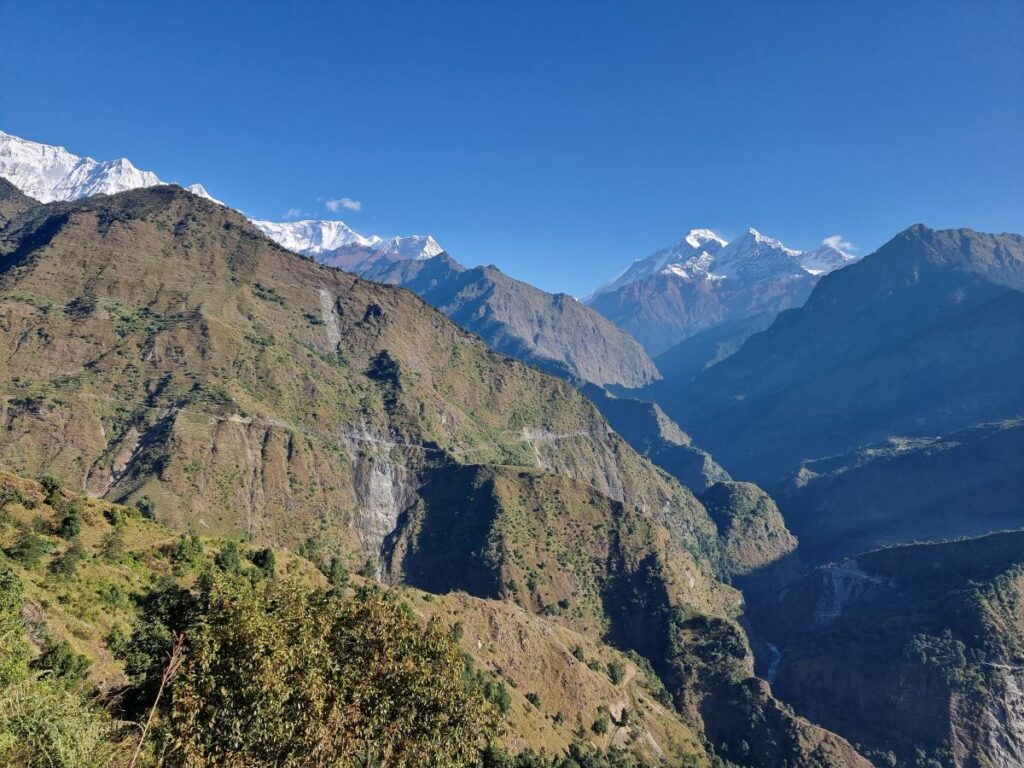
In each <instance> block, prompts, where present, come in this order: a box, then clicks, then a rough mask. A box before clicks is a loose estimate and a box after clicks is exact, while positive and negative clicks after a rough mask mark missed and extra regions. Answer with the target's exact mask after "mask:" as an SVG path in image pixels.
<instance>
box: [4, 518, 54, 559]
mask: <svg viewBox="0 0 1024 768" xmlns="http://www.w3.org/2000/svg"><path fill="white" fill-rule="evenodd" d="M52 549H53V543H52V542H50V541H49V540H48V539H47V538H46V537H44V536H40V535H39V534H38V533H37V532H36V531H34V530H32V529H31V528H30V527H28V526H23V527H22V528H21V529H20V530H19V531H18V534H17V536H16V537H15V539H14V544H13V545H12V546H11V547H10V548H9V549H8V550H6V551H7V554H8V556H9V557H10V558H11V559H12V560H14V561H16V562H18V563H20V564H21V565H23V566H25V567H26V568H35V567H37V566H38V565H39V563H40V561H42V559H43V556H44V555H45V554H46V553H48V552H49V551H50V550H52Z"/></svg>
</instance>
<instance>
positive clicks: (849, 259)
mask: <svg viewBox="0 0 1024 768" xmlns="http://www.w3.org/2000/svg"><path fill="white" fill-rule="evenodd" d="M855 261H857V257H856V256H854V255H853V254H852V253H848V252H847V251H844V250H842V249H840V248H836V247H835V246H834V245H831V244H830V243H828V242H823V243H822V244H821V245H820V246H819V247H817V248H815V249H814V250H813V251H804V252H803V253H802V254H800V264H801V265H802V266H803V268H804V269H806V270H807V271H808V272H810V273H811V274H812V275H824V274H827V273H829V272H832V271H833V270H836V269H840V268H841V267H845V266H846V265H847V264H852V263H853V262H855Z"/></svg>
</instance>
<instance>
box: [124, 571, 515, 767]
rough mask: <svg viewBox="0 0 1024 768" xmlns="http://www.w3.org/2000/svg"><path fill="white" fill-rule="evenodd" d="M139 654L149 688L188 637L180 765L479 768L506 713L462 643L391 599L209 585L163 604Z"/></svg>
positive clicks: (167, 740)
mask: <svg viewBox="0 0 1024 768" xmlns="http://www.w3.org/2000/svg"><path fill="white" fill-rule="evenodd" d="M148 607H149V611H148V613H149V615H144V617H143V620H142V621H140V624H139V627H138V631H137V632H136V634H135V635H134V636H133V638H132V640H131V642H130V643H129V648H128V651H127V653H126V657H127V659H128V665H127V666H128V667H129V669H131V670H133V671H134V672H135V673H136V675H137V677H138V680H139V684H140V686H142V687H143V688H146V689H148V690H150V691H152V690H153V688H154V684H155V682H156V681H157V679H158V676H159V674H160V672H161V669H162V667H163V664H164V660H165V659H166V655H167V650H168V648H169V643H170V642H172V641H173V637H174V636H175V634H177V633H181V634H183V635H184V637H185V642H186V658H185V662H184V664H183V666H182V669H181V673H180V675H179V676H178V678H177V679H176V680H174V682H173V683H172V687H171V690H170V695H169V696H168V697H167V698H165V700H164V701H163V702H162V705H161V714H162V723H161V726H160V731H159V738H160V740H161V742H162V747H161V748H162V749H165V750H166V757H165V764H166V765H168V766H189V767H190V768H199V767H202V766H214V765H216V766H243V765H244V766H246V767H247V768H258V767H259V766H268V767H269V766H313V765H323V764H330V765H337V766H341V767H342V768H344V767H345V766H364V765H383V764H387V765H391V766H398V767H400V768H418V767H419V766H424V768H425V767H426V766H440V767H441V768H445V767H451V768H455V767H456V766H463V765H472V764H473V763H474V762H475V761H476V757H477V754H478V751H479V749H480V747H481V746H483V745H484V744H485V743H486V742H487V741H489V740H490V739H491V738H493V737H494V736H495V735H496V733H497V727H498V721H499V715H498V712H497V710H496V709H495V708H494V707H493V706H492V705H490V704H489V703H488V702H487V701H486V699H485V698H484V693H483V691H482V690H481V689H480V687H479V686H477V685H476V684H474V683H473V682H472V680H469V681H467V678H466V677H465V675H464V662H463V658H462V655H461V653H460V652H459V650H458V648H457V646H456V645H455V643H454V641H453V639H452V637H451V635H450V633H449V632H448V631H446V630H445V629H444V628H442V627H441V626H440V625H439V624H437V623H432V624H430V625H429V626H428V627H427V628H426V629H425V630H424V629H423V628H421V627H420V626H419V625H418V624H416V623H415V621H414V620H413V619H411V618H410V617H409V616H407V615H406V613H405V612H404V611H402V610H401V609H400V607H399V605H398V603H397V602H396V600H395V599H394V598H393V597H392V596H390V595H389V594H388V593H384V592H381V591H379V590H361V591H359V592H358V593H357V595H356V596H355V597H354V598H351V599H347V600H345V599H341V598H340V597H338V596H336V595H333V594H331V595H327V594H324V593H323V592H320V591H308V590H304V589H301V588H298V587H295V586H286V585H279V584H276V583H274V582H262V583H259V584H256V585H253V584H252V583H251V582H250V581H249V580H247V579H243V578H238V577H231V576H229V575H224V576H211V575H209V574H204V576H203V577H202V578H201V580H200V584H199V589H198V594H196V595H189V596H186V594H183V593H182V591H181V590H179V589H177V588H172V589H170V590H169V591H168V594H166V595H164V596H160V595H153V596H152V598H151V600H150V603H149V606H148Z"/></svg>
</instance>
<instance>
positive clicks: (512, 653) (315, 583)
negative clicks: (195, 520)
mask: <svg viewBox="0 0 1024 768" xmlns="http://www.w3.org/2000/svg"><path fill="white" fill-rule="evenodd" d="M71 509H74V510H76V512H77V514H78V515H79V519H80V524H79V525H80V530H79V532H78V533H77V534H76V535H75V536H74V537H73V538H72V539H71V540H68V539H67V538H66V537H62V536H61V535H59V532H60V530H61V521H62V520H63V519H64V518H65V517H66V516H67V514H68V510H71ZM0 513H2V514H0V548H3V549H5V550H7V551H9V552H11V553H12V554H13V556H12V557H6V556H5V557H4V558H3V563H2V564H0V573H4V572H6V569H7V568H10V569H11V570H12V571H13V573H14V574H15V575H16V576H17V577H18V579H19V581H20V582H21V584H22V587H23V601H22V604H21V605H19V606H18V607H17V608H16V609H15V610H16V611H17V613H19V614H21V615H23V616H24V617H25V623H26V624H27V627H26V629H28V632H27V634H28V638H29V641H30V644H31V645H32V653H33V655H35V656H36V658H38V657H39V654H40V653H41V652H43V651H44V650H45V649H46V648H47V647H53V646H55V645H57V644H59V643H60V642H66V643H68V644H69V647H70V649H71V651H72V652H74V653H76V654H81V655H82V656H84V658H85V659H87V660H88V661H89V662H90V665H89V668H88V672H87V681H88V683H90V684H91V685H94V686H96V687H97V688H98V689H99V690H100V691H101V693H102V694H103V698H104V699H106V698H108V697H109V696H110V694H111V693H112V692H116V691H118V689H119V688H120V687H121V686H123V685H124V684H126V683H127V682H128V677H127V675H126V673H125V669H124V661H123V659H122V658H120V657H119V656H118V653H119V652H120V651H122V650H123V648H122V645H123V643H124V638H125V637H126V636H127V634H128V633H129V632H130V629H131V627H132V626H133V625H134V624H135V622H136V620H137V618H138V613H139V608H140V604H142V603H143V602H145V600H144V597H145V596H146V594H147V590H148V589H149V587H151V586H152V585H158V586H159V585H161V584H166V583H167V582H168V581H171V582H177V583H179V584H182V585H187V584H188V583H189V582H191V581H192V580H194V579H195V577H196V572H197V571H200V570H202V569H213V570H216V567H215V565H214V562H213V560H214V556H215V555H216V554H217V553H218V552H220V551H222V550H223V549H224V547H225V542H223V541H219V540H216V539H210V538H205V537H195V538H192V537H191V536H189V537H186V536H180V535H178V534H176V533H175V532H174V531H173V530H170V529H168V528H167V527H165V526H163V525H161V524H160V523H157V522H155V521H150V520H146V519H145V518H143V517H142V516H141V515H140V514H139V512H138V511H137V510H135V509H132V508H128V507H120V506H118V505H116V504H112V503H110V502H106V501H102V500H98V499H84V498H80V497H75V496H74V495H72V494H71V493H69V492H68V491H67V490H66V489H57V490H56V492H55V493H48V492H47V490H46V489H45V488H43V487H42V486H41V485H40V484H39V483H37V482H35V481H32V480H26V479H24V478H19V477H15V476H13V475H10V474H8V473H6V472H2V471H0ZM29 527H32V528H34V529H35V530H36V538H35V539H34V541H35V542H37V547H38V548H39V549H40V550H42V549H46V550H47V551H46V552H42V553H41V554H39V555H38V557H30V556H28V555H26V554H24V552H25V550H24V549H20V550H19V548H18V541H19V537H21V536H22V535H23V531H24V530H25V529H26V528H29ZM112 538H116V539H118V540H120V541H121V546H122V551H120V552H116V551H113V550H112V549H111V547H110V546H109V545H108V544H107V543H106V542H109V541H111V540H112ZM183 542H184V543H185V544H187V545H188V547H187V548H186V547H183V546H182V543H183ZM76 545H77V546H76ZM240 550H241V554H242V559H241V565H240V567H241V568H242V569H244V570H247V571H249V573H250V574H252V575H253V576H254V577H256V578H260V577H261V576H262V574H261V573H260V571H259V570H257V567H256V566H255V565H254V564H253V563H252V560H253V559H254V558H255V556H256V553H257V552H258V550H254V549H252V548H250V547H247V546H246V545H242V546H241V547H240ZM186 553H187V556H186ZM273 562H274V565H273V571H274V573H275V576H276V577H277V578H278V579H280V580H283V581H285V580H286V581H288V582H291V583H299V584H303V585H308V586H309V587H327V586H328V581H327V579H326V578H325V577H324V575H323V573H321V571H320V570H319V569H324V570H327V569H326V567H325V564H324V563H314V562H311V561H309V560H307V559H305V558H303V557H301V556H298V555H296V554H294V553H290V552H288V551H287V550H281V549H279V550H276V551H275V552H274V560H273ZM69 563H70V565H68V564H69ZM62 564H63V565H62ZM350 579H351V582H352V584H353V586H359V585H361V584H362V583H363V582H364V580H363V579H362V578H360V577H358V576H352V577H350ZM399 594H400V596H401V598H402V599H403V600H404V601H405V604H406V605H407V606H408V607H409V608H410V609H411V610H412V611H413V612H414V614H415V615H416V616H418V617H420V618H421V619H422V620H423V621H424V622H426V621H428V620H429V619H431V618H437V619H439V620H440V621H442V622H443V624H444V625H445V626H448V627H453V628H454V627H456V626H457V627H458V631H459V635H460V645H461V647H462V650H463V652H464V653H465V654H466V657H467V658H468V659H471V660H472V664H473V666H474V667H475V669H476V670H478V672H477V674H479V675H483V676H485V679H487V680H488V682H489V684H490V686H491V689H492V690H493V691H494V693H495V694H496V695H495V696H494V698H495V699H496V700H498V701H500V702H501V703H502V709H503V718H504V721H505V726H506V732H505V734H504V737H503V742H504V745H505V747H506V748H507V749H508V751H509V752H511V753H512V754H516V753H519V752H521V751H522V750H524V749H533V750H537V751H540V750H547V751H548V752H549V753H559V752H562V751H564V750H565V749H566V748H567V747H568V746H569V744H570V743H572V742H573V741H576V740H577V736H576V735H575V733H574V732H575V731H576V730H577V728H578V723H580V722H582V723H584V724H585V725H586V726H588V727H587V730H586V732H585V736H584V740H585V741H589V742H590V743H591V744H593V745H594V746H597V747H609V746H612V745H616V746H619V747H622V748H625V749H626V750H627V751H628V752H629V753H632V754H635V755H636V756H637V757H639V758H641V759H644V760H647V761H649V762H650V761H657V760H658V759H660V757H661V756H662V755H665V756H666V757H668V758H669V759H670V760H672V761H675V762H684V761H693V764H694V765H697V766H706V765H708V763H709V760H708V757H709V756H708V755H707V754H706V751H705V749H704V748H703V746H702V745H701V743H700V740H699V738H698V736H697V734H696V733H695V732H694V731H693V730H692V729H691V728H689V727H688V726H687V725H686V724H685V723H684V722H683V721H682V719H681V717H680V716H679V714H678V713H677V712H676V711H675V710H674V709H673V708H672V707H671V706H666V705H665V701H664V695H663V688H661V683H660V681H658V680H657V678H655V677H654V676H653V675H652V674H651V672H650V670H649V668H643V667H639V666H638V665H637V663H636V661H635V660H631V659H630V658H627V657H626V655H625V654H623V653H621V652H620V651H616V650H614V649H612V648H610V647H608V646H607V645H605V644H602V643H600V642H598V641H595V640H594V639H592V638H590V637H587V636H585V635H582V634H579V633H577V632H574V631H572V630H571V629H568V628H566V627H563V626H559V625H558V624H556V623H554V622H552V621H550V620H548V619H545V618H543V617H541V616H537V615H534V614H531V613H528V612H526V611H524V610H522V609H521V608H518V607H517V606H515V605H513V604H511V603H497V602H493V601H485V600H480V599H477V598H473V597H470V596H468V595H466V594H452V595H445V596H435V595H430V594H427V593H423V592H420V591H418V590H415V589H410V588H400V589H399ZM4 607H7V606H6V605H5V606H4ZM4 639H5V640H7V639H9V638H7V637H5V638H4ZM609 668H614V669H617V670H619V671H620V674H619V675H617V676H616V677H617V679H616V680H613V679H612V678H611V676H610V673H609ZM2 687H3V686H2V683H0V689H2ZM528 694H534V695H536V696H537V697H538V698H537V703H536V704H535V703H533V702H531V701H530V700H529V699H528V698H527V695H528ZM659 699H660V700H659ZM602 707H603V708H605V709H606V710H607V711H609V712H610V714H611V717H612V718H614V720H615V723H614V724H612V725H611V726H610V727H609V729H608V732H607V733H606V734H597V733H595V732H594V731H593V730H591V729H590V728H589V726H590V724H591V723H593V722H594V721H595V720H597V719H599V718H600V717H601V712H602V710H601V708H602ZM624 710H628V715H627V716H626V717H623V711H624ZM627 719H628V722H625V720H627ZM620 722H621V724H619V723H620ZM133 733H134V731H133ZM4 746H6V745H0V754H3V748H4ZM118 764H119V765H120V763H118ZM125 764H126V763H125Z"/></svg>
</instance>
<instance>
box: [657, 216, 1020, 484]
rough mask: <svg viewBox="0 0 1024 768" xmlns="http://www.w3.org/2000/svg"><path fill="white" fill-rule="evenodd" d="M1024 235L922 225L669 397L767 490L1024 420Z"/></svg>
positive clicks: (732, 463)
mask: <svg viewBox="0 0 1024 768" xmlns="http://www.w3.org/2000/svg"><path fill="white" fill-rule="evenodd" d="M1022 289H1024V237H1021V236H1019V235H986V234H981V233H978V232H973V231H971V230H945V231H935V230H930V229H928V228H926V227H923V226H915V227H912V228H910V229H908V230H906V231H905V232H902V233H901V234H899V235H897V236H896V237H895V238H893V240H891V241H890V242H889V243H887V244H886V245H884V246H883V247H882V248H880V249H879V250H878V251H877V252H875V253H873V254H871V255H870V256H868V257H866V258H865V259H863V260H862V261H860V262H859V263H857V264H854V265H852V266H849V267H846V268H845V269H842V270H839V271H837V272H833V273H831V274H829V275H826V276H825V277H824V278H822V280H821V282H820V283H818V285H817V287H816V288H815V289H814V292H813V294H812V295H811V297H810V299H809V300H808V301H807V303H806V304H805V305H804V306H803V307H802V308H800V309H798V310H793V311H790V312H784V313H783V314H781V315H780V316H779V317H778V318H776V320H775V322H774V323H773V324H772V326H771V327H770V328H769V329H768V330H767V331H765V332H763V333H760V334H757V335H755V336H752V337H751V338H749V339H747V341H746V343H745V344H744V345H743V347H742V348H741V349H740V350H739V351H738V352H736V353H735V354H733V355H732V356H730V357H728V358H726V359H725V360H723V361H722V362H720V363H718V364H717V365H715V366H713V367H711V368H709V369H708V370H706V371H705V372H704V373H703V374H701V375H700V376H698V377H697V379H696V380H695V381H694V382H693V383H692V384H691V385H689V386H685V385H682V384H681V385H680V386H678V387H675V388H673V387H671V386H666V387H664V388H662V389H660V390H659V392H660V396H659V402H660V404H661V405H662V406H663V407H664V408H665V410H666V412H667V413H668V414H669V415H670V416H672V417H673V418H674V419H676V420H677V421H678V422H679V423H681V424H685V425H686V428H687V430H689V431H690V432H691V434H693V436H694V438H695V439H697V440H698V441H699V442H700V443H701V445H703V446H704V447H706V448H707V449H708V450H709V451H710V452H711V453H712V454H713V455H714V456H715V457H716V458H717V459H718V460H719V461H721V462H722V464H723V465H724V466H725V467H726V468H727V469H729V471H730V472H731V473H733V474H734V475H737V476H740V477H744V478H750V479H753V480H755V481H758V482H761V483H762V484H763V483H764V482H766V481H772V480H777V479H780V478H781V477H782V476H784V475H787V474H789V473H792V472H794V471H796V469H797V468H798V467H799V465H800V464H801V462H803V461H805V460H810V459H815V458H822V457H827V456H833V455H837V454H842V453H846V452H849V451H850V450H853V449H855V448H857V447H858V446H862V445H866V444H868V443H872V442H877V441H881V440H885V439H887V438H888V437H890V436H893V435H903V436H909V437H917V436H925V435H937V434H944V433H947V432H950V431H953V430H955V429H958V428H962V427H965V426H969V425H971V424H977V423H981V422H985V421H996V420H1000V419H1004V418H1011V417H1016V416H1019V415H1020V414H1022V413H1024V389H1022V388H1021V387H1020V382H1021V380H1022V377H1024V293H1022Z"/></svg>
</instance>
